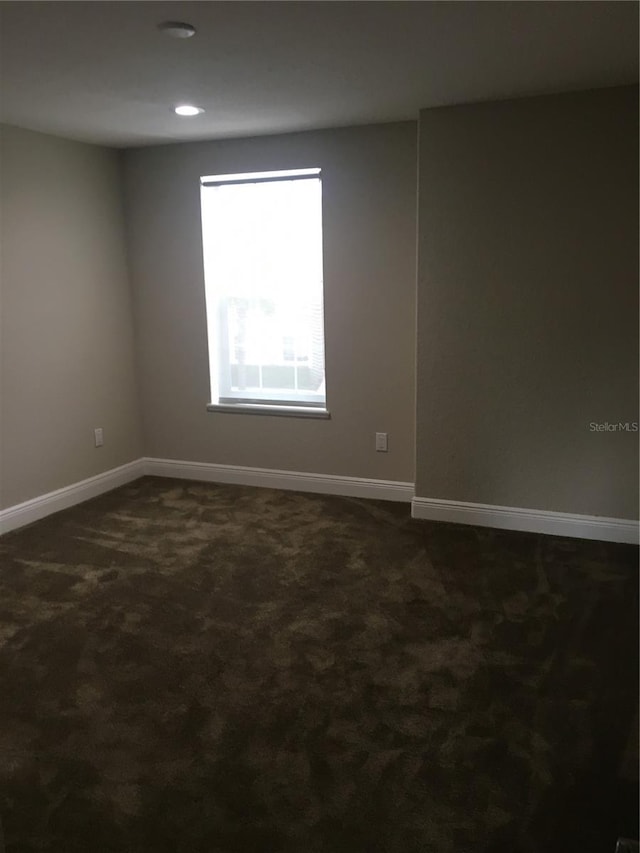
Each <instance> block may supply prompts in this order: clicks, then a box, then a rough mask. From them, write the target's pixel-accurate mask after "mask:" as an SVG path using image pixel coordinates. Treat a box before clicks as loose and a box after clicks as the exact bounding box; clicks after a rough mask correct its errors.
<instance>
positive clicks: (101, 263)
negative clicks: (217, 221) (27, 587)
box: [0, 127, 142, 507]
mask: <svg viewBox="0 0 640 853" xmlns="http://www.w3.org/2000/svg"><path fill="white" fill-rule="evenodd" d="M0 145H1V148H0V167H1V174H0V178H1V189H0V203H1V208H0V228H1V231H0V236H1V250H2V255H1V266H0V287H1V289H0V297H1V303H0V308H1V327H0V380H1V382H0V391H1V393H0V405H1V409H0V506H2V507H7V506H11V505H14V504H17V503H20V502H22V501H24V500H27V499H29V498H32V497H35V496H38V495H42V494H44V493H46V492H49V491H52V490H54V489H57V488H60V487H62V486H66V485H70V484H72V483H75V482H78V481H79V480H82V479H84V478H86V477H90V476H92V475H94V474H98V473H101V472H103V471H105V470H108V469H110V468H113V467H115V466H117V465H121V464H123V463H125V462H129V461H131V460H132V459H137V458H138V457H140V455H141V452H142V449H141V443H140V428H139V415H138V409H137V390H136V386H135V381H134V375H133V330H132V319H131V300H130V292H129V284H128V277H127V271H126V259H125V246H124V235H123V220H122V205H121V175H120V169H119V164H118V158H117V154H116V152H113V151H107V150H106V149H102V148H99V147H96V146H90V145H83V144H80V143H75V142H68V141H66V140H62V139H58V138H55V137H51V136H46V135H43V134H39V133H32V132H29V131H24V130H19V129H18V128H12V127H4V128H2V135H1V138H0ZM99 426H101V427H103V429H104V437H105V444H104V447H101V448H95V447H94V437H93V430H94V428H95V427H99Z"/></svg>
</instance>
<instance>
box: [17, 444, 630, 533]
mask: <svg viewBox="0 0 640 853" xmlns="http://www.w3.org/2000/svg"><path fill="white" fill-rule="evenodd" d="M145 474H149V475H154V476H156V477H175V478H182V479H186V480H201V481H205V482H209V483H232V484H236V485H240V486H262V487H265V488H270V489H288V490H293V491H298V492H315V493H316V494H325V495H343V496H345V497H356V498H371V499H374V500H385V501H400V502H404V503H409V502H411V515H412V516H413V518H418V519H426V520H429V521H450V522H456V523H458V524H475V525H479V526H481V527H497V528H500V529H504V530H521V531H529V532H532V533H545V534H548V535H553V536H570V537H575V538H579V539H597V540H601V541H606V542H626V543H630V544H632V545H637V544H638V541H639V536H638V531H639V527H638V523H637V522H635V521H629V520H627V519H622V518H604V517H602V516H594V515H573V514H571V513H564V512H548V511H545V510H536V509H521V508H519V507H507V506H492V505H490V504H474V503H463V502H460V501H447V500H439V499H437V498H421V497H414V486H413V483H405V482H398V481H395V480H372V479H367V478H364V477H342V476H338V475H336V474H310V473H303V472H298V471H279V470H274V469H270V468H247V467H243V466H240V465H216V464H213V463H208V462H185V461H181V460H178V459H153V458H149V457H145V458H143V459H136V460H135V461H133V462H129V463H127V464H126V465H121V466H120V467H118V468H112V469H111V470H110V471H105V472H104V473H102V474H97V475H96V476H95V477H89V478H88V479H86V480H82V481H80V482H79V483H73V484H71V485H70V486H65V487H64V488H62V489H57V490H56V491H54V492H49V493H48V494H46V495H40V496H39V497H37V498H33V499H31V500H28V501H25V502H24V503H21V504H17V505H16V506H12V507H9V508H8V509H4V510H0V534H2V533H8V532H9V531H10V530H14V529H15V528H18V527H23V526H24V525H25V524H31V522H33V521H37V520H38V519H40V518H45V516H47V515H51V514H52V513H54V512H58V511H59V510H62V509H67V507H70V506H74V505H75V504H78V503H82V501H86V500H89V499H90V498H94V497H97V496H98V495H101V494H103V493H104V492H108V491H110V490H111V489H115V488H117V487H118V486H124V485H125V484H126V483H130V482H131V481H132V480H136V479H137V478H138V477H142V476H144V475H145Z"/></svg>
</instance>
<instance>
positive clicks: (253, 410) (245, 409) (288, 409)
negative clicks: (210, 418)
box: [207, 403, 331, 420]
mask: <svg viewBox="0 0 640 853" xmlns="http://www.w3.org/2000/svg"><path fill="white" fill-rule="evenodd" d="M207 411H208V412H223V413H225V414H231V415H276V417H281V418H320V419H324V420H327V419H329V418H331V413H330V412H329V411H328V410H327V409H315V408H312V407H310V406H263V405H261V404H260V403H237V404H233V403H209V405H208V406H207Z"/></svg>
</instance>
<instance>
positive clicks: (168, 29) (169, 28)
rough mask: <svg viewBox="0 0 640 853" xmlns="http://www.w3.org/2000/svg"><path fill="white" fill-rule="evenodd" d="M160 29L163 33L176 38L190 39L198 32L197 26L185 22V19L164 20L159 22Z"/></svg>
mask: <svg viewBox="0 0 640 853" xmlns="http://www.w3.org/2000/svg"><path fill="white" fill-rule="evenodd" d="M158 29H159V30H160V32H161V33H164V34H165V35H166V36H171V38H174V39H190V38H191V36H195V34H196V28H195V27H194V26H193V24H185V23H184V22H183V21H164V22H163V23H162V24H158Z"/></svg>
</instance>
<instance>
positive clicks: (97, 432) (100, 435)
mask: <svg viewBox="0 0 640 853" xmlns="http://www.w3.org/2000/svg"><path fill="white" fill-rule="evenodd" d="M93 436H94V438H95V440H96V447H102V445H103V444H104V432H103V430H102V427H98V428H97V429H94V431H93Z"/></svg>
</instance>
